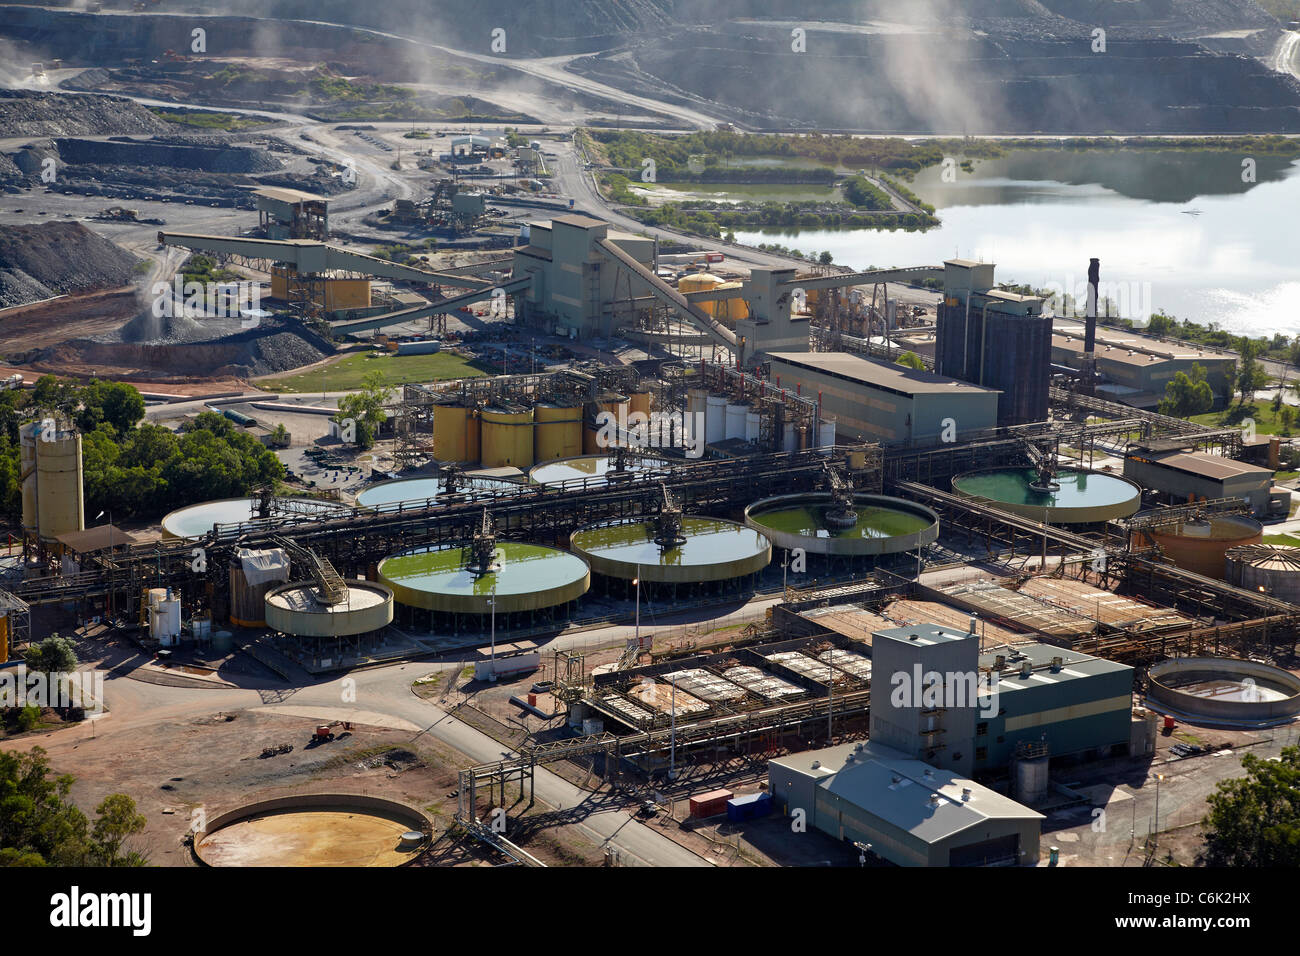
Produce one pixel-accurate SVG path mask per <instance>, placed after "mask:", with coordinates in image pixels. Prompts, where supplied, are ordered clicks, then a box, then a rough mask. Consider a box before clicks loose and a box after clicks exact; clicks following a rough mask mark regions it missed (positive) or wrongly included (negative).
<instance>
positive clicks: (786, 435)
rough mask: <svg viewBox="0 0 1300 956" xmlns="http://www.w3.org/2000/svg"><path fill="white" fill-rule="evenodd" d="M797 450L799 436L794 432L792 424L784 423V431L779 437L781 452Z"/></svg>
mask: <svg viewBox="0 0 1300 956" xmlns="http://www.w3.org/2000/svg"><path fill="white" fill-rule="evenodd" d="M798 448H799V436H798V434H797V433H796V432H795V427H794V422H786V423H785V431H784V432H783V433H782V435H781V450H782V451H797V450H798Z"/></svg>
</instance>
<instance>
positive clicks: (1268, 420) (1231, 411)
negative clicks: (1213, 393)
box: [1188, 402, 1296, 435]
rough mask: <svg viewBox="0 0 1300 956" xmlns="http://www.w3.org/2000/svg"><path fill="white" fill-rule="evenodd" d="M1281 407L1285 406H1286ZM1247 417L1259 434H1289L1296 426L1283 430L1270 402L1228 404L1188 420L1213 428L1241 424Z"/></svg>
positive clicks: (1277, 413)
mask: <svg viewBox="0 0 1300 956" xmlns="http://www.w3.org/2000/svg"><path fill="white" fill-rule="evenodd" d="M1282 407H1283V408H1285V407H1286V406H1285V405H1284V406H1282ZM1248 418H1251V419H1254V421H1255V433H1256V434H1259V435H1289V434H1290V432H1291V430H1294V428H1295V427H1296V426H1294V425H1293V426H1292V429H1291V430H1284V429H1283V427H1282V420H1281V411H1280V410H1279V411H1274V410H1273V406H1272V404H1271V403H1270V402H1254V403H1252V404H1250V405H1230V406H1228V407H1227V408H1225V409H1223V410H1221V411H1217V412H1206V413H1205V414H1204V415H1193V416H1192V417H1191V418H1190V419H1188V421H1193V422H1195V423H1196V424H1198V425H1209V426H1211V427H1214V428H1226V427H1237V426H1241V425H1242V424H1243V423H1244V422H1245V421H1246V419H1248Z"/></svg>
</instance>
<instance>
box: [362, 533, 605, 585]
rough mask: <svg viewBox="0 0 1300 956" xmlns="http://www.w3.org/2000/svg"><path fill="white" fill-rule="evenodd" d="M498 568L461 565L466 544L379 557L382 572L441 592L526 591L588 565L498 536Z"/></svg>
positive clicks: (468, 554)
mask: <svg viewBox="0 0 1300 956" xmlns="http://www.w3.org/2000/svg"><path fill="white" fill-rule="evenodd" d="M497 550H498V552H499V553H500V554H501V567H500V569H499V570H497V571H490V572H488V573H487V574H481V575H480V574H475V573H473V572H472V571H470V570H468V568H467V567H466V565H467V564H468V563H469V562H470V560H471V559H472V558H473V553H472V551H471V550H470V549H469V548H463V547H450V548H434V549H422V550H419V551H408V552H405V553H403V554H397V555H394V556H393V557H391V558H387V559H385V560H384V562H383V565H382V567H381V568H380V573H381V574H382V575H383V577H385V578H387V579H388V580H389V581H392V582H393V583H394V584H400V585H403V586H405V587H408V588H411V589H413V590H417V591H437V592H439V593H441V594H477V595H484V596H486V595H491V594H492V592H493V589H494V586H495V590H496V593H497V594H499V595H503V596H504V595H510V594H528V593H532V592H534V591H545V590H548V589H550V588H558V587H563V586H564V585H566V584H568V583H570V582H572V581H576V580H578V579H579V578H581V577H583V576H584V575H585V574H586V573H587V565H586V563H585V562H584V561H583V560H582V559H581V558H578V557H576V556H574V555H572V554H569V553H568V552H567V551H558V550H556V549H555V548H546V547H542V546H541V545H535V544H521V543H520V542H517V541H498V542H497Z"/></svg>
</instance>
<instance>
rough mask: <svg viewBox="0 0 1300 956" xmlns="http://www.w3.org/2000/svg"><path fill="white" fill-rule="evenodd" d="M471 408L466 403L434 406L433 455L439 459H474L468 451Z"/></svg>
mask: <svg viewBox="0 0 1300 956" xmlns="http://www.w3.org/2000/svg"><path fill="white" fill-rule="evenodd" d="M469 421H470V419H469V409H468V408H466V407H465V406H464V405H454V404H453V405H435V406H434V407H433V457H434V458H436V459H438V461H474V460H477V459H471V458H470V457H469V455H468V453H467V448H468V431H469Z"/></svg>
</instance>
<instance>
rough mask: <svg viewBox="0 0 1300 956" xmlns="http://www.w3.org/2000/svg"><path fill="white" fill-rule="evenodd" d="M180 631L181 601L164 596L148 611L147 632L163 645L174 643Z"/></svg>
mask: <svg viewBox="0 0 1300 956" xmlns="http://www.w3.org/2000/svg"><path fill="white" fill-rule="evenodd" d="M180 633H181V602H180V600H179V599H178V598H174V597H170V598H169V597H164V598H163V599H162V600H161V601H158V602H157V603H156V604H154V605H153V607H152V608H151V609H150V611H149V634H150V636H151V637H153V639H154V640H156V641H158V643H160V644H162V645H163V646H164V647H170V646H171V645H172V644H174V643H176V640H177V638H179V637H180Z"/></svg>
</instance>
